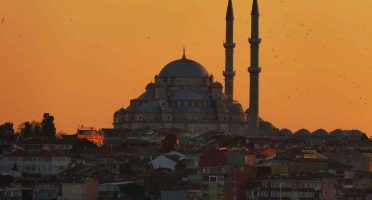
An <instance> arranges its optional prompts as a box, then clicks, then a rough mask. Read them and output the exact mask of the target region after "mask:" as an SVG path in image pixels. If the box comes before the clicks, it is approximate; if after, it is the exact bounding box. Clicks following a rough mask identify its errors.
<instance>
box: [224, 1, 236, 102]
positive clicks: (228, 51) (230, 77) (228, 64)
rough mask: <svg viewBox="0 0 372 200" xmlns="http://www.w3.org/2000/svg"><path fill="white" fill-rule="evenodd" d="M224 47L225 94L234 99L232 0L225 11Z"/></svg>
mask: <svg viewBox="0 0 372 200" xmlns="http://www.w3.org/2000/svg"><path fill="white" fill-rule="evenodd" d="M223 46H224V47H225V71H223V76H224V77H225V94H226V95H227V97H228V99H229V100H233V99H234V76H235V71H234V48H235V43H234V10H233V5H232V0H229V2H228V5H227V11H226V41H225V43H224V44H223Z"/></svg>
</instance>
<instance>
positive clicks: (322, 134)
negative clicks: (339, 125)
mask: <svg viewBox="0 0 372 200" xmlns="http://www.w3.org/2000/svg"><path fill="white" fill-rule="evenodd" d="M313 135H315V136H326V135H328V132H327V131H326V130H324V129H318V130H316V131H314V132H313Z"/></svg>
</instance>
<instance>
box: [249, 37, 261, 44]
mask: <svg viewBox="0 0 372 200" xmlns="http://www.w3.org/2000/svg"><path fill="white" fill-rule="evenodd" d="M249 43H250V44H252V45H259V44H260V43H261V38H249Z"/></svg>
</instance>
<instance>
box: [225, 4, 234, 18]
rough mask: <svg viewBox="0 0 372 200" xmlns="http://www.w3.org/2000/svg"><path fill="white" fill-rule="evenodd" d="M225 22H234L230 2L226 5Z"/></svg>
mask: <svg viewBox="0 0 372 200" xmlns="http://www.w3.org/2000/svg"><path fill="white" fill-rule="evenodd" d="M226 20H234V9H233V5H232V0H229V4H228V5H227V12H226Z"/></svg>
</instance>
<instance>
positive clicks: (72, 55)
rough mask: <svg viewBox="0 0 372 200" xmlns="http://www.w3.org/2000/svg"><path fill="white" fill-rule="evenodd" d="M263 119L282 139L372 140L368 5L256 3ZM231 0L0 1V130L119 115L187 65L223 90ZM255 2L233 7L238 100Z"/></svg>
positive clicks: (70, 128) (360, 1) (107, 121)
mask: <svg viewBox="0 0 372 200" xmlns="http://www.w3.org/2000/svg"><path fill="white" fill-rule="evenodd" d="M259 4H260V13H261V18H260V22H261V27H260V28H261V37H262V39H263V41H262V45H261V57H260V59H261V67H262V73H261V82H260V84H261V85H260V109H261V110H260V115H261V117H262V118H264V119H265V120H269V121H271V122H272V123H273V124H274V125H275V126H277V127H278V128H284V127H288V128H290V129H292V130H294V131H295V130H297V129H299V128H303V127H305V128H308V129H309V130H315V129H317V128H324V129H326V130H328V131H330V130H333V129H335V128H343V129H360V130H362V131H364V132H366V133H369V134H371V135H372V120H371V119H372V101H371V100H372V79H371V76H372V23H371V21H372V12H371V8H372V1H371V0H352V1H351V0H260V1H259ZM226 5H227V0H1V1H0V123H4V122H7V121H12V122H14V123H15V127H16V128H17V126H18V124H19V123H21V122H24V121H27V120H41V118H42V114H43V113H44V112H49V113H51V114H52V115H54V116H55V121H56V126H57V131H61V130H63V131H65V132H67V133H73V132H75V130H76V128H77V127H78V125H85V126H93V127H96V128H104V127H106V128H107V127H108V128H109V127H112V125H111V123H112V115H113V113H114V111H115V110H116V109H118V108H120V107H122V106H124V107H126V106H127V105H128V103H129V100H130V99H132V98H136V97H137V96H139V95H140V94H141V93H142V92H143V91H144V88H145V86H146V84H147V83H149V82H150V81H152V80H153V78H154V76H155V75H156V74H158V73H159V72H160V70H161V69H162V67H163V66H165V65H166V64H167V63H168V62H170V61H172V60H175V59H178V58H180V57H181V55H182V47H183V45H185V46H186V49H187V57H188V58H190V59H194V60H196V61H198V62H200V63H201V64H202V65H204V66H205V67H206V68H207V69H208V71H209V72H210V73H212V74H213V75H214V77H215V78H216V79H217V80H218V81H221V82H223V76H222V70H223V68H224V49H223V46H222V44H223V41H224V36H225V12H226ZM250 10H251V0H234V12H235V41H236V43H237V47H236V48H235V70H236V72H237V76H236V78H235V96H236V99H237V100H239V101H240V102H241V103H242V104H243V105H244V107H245V108H246V107H247V105H248V94H249V92H248V91H249V82H248V81H249V79H248V77H249V74H248V72H247V67H248V66H249V44H248V37H249V33H250Z"/></svg>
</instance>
